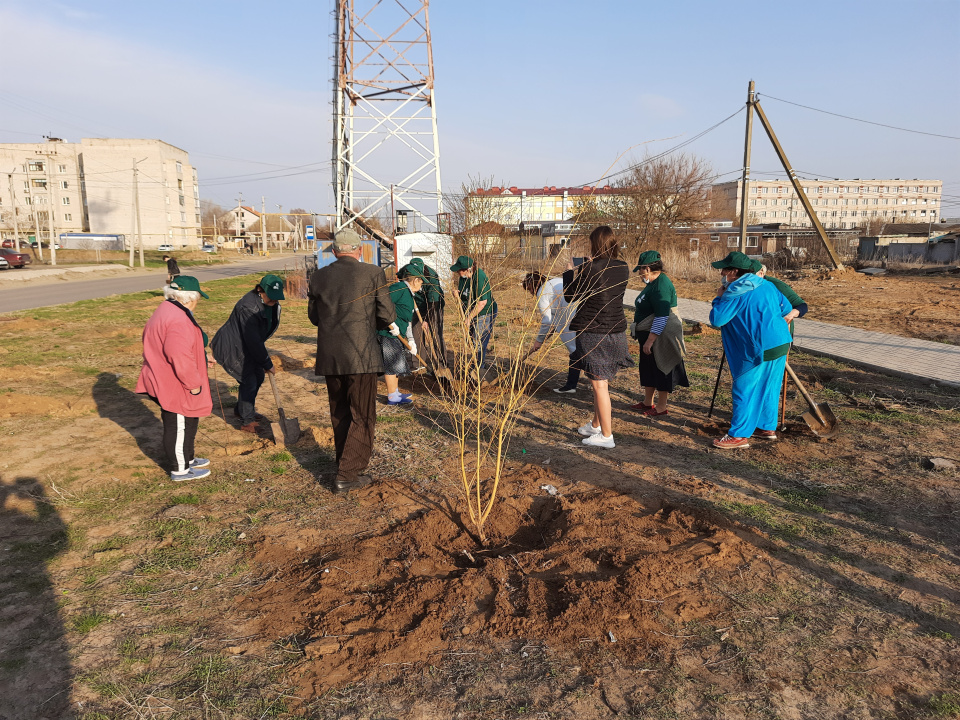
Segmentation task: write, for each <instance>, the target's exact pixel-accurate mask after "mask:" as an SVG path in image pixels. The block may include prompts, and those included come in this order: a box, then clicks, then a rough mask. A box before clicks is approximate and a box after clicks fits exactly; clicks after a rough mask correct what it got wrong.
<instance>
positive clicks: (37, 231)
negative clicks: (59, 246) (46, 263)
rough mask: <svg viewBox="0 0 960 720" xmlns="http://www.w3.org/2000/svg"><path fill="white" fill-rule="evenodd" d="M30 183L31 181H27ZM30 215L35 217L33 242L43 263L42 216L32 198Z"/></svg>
mask: <svg viewBox="0 0 960 720" xmlns="http://www.w3.org/2000/svg"><path fill="white" fill-rule="evenodd" d="M27 182H29V180H28V181H27ZM29 199H30V214H31V215H33V240H34V242H36V243H37V254H38V255H39V257H40V262H43V240H42V239H41V238H40V216H39V214H38V213H37V204H36V203H35V202H34V201H33V197H30V198H29Z"/></svg>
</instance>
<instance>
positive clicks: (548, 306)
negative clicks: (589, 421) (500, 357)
mask: <svg viewBox="0 0 960 720" xmlns="http://www.w3.org/2000/svg"><path fill="white" fill-rule="evenodd" d="M521 285H522V286H523V289H524V290H526V291H527V292H528V293H530V294H531V295H533V296H534V297H535V298H536V299H537V311H538V312H539V313H540V331H539V332H538V333H537V337H536V338H535V339H534V341H533V343H532V344H531V345H530V350H529V351H528V352H527V354H526V355H525V356H524V359H526V358H528V357H530V356H531V355H533V353H535V352H536V351H537V350H539V349H540V348H541V347H543V343H545V342H546V340H547V338H548V337H549V336H550V335H552V334H554V333H556V334H557V335H559V336H560V342H562V343H563V345H564V346H565V347H566V348H567V352H568V353H569V354H570V359H569V362H568V367H567V379H566V382H564V383H563V385H561V386H560V387H555V388H554V389H553V391H554V392H555V393H564V394H572V393H575V392H576V391H577V386H578V385H579V384H580V371H579V370H578V369H577V368H576V367H574V362H573V354H574V352H576V349H577V334H576V333H575V332H573V330H571V329H570V320H571V319H573V316H574V315H575V314H576V311H577V308H576V305H571V304H569V303H568V302H567V301H566V299H565V298H564V297H563V278H562V277H555V278H548V277H547V276H546V275H544V274H543V273H539V272H531V273H527V275H526V277H524V278H523V282H522V283H521Z"/></svg>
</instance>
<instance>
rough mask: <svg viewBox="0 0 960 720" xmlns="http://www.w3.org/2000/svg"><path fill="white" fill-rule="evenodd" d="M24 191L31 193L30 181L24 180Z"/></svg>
mask: <svg viewBox="0 0 960 720" xmlns="http://www.w3.org/2000/svg"><path fill="white" fill-rule="evenodd" d="M23 189H24V190H26V191H27V192H30V181H29V180H24V181H23Z"/></svg>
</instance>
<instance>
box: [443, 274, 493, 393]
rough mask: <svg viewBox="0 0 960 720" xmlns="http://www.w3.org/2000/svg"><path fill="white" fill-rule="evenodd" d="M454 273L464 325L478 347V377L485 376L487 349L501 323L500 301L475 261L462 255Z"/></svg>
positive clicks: (476, 355) (475, 356)
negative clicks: (457, 277)
mask: <svg viewBox="0 0 960 720" xmlns="http://www.w3.org/2000/svg"><path fill="white" fill-rule="evenodd" d="M450 272H454V273H456V274H457V275H459V276H460V280H459V281H458V282H457V293H458V294H459V295H460V306H461V307H462V308H463V316H464V324H465V325H467V326H468V327H469V328H470V340H471V342H472V344H473V346H474V353H475V355H474V358H475V362H476V372H477V374H478V375H479V374H482V372H483V366H484V361H485V360H486V356H487V345H489V344H490V337H491V336H492V335H493V328H494V325H496V322H497V301H496V300H494V299H493V288H492V286H491V285H490V278H488V277H487V273H485V272H484V271H483V270H481V269H480V268H479V267H476V266H475V264H474V262H473V258H471V257H468V256H467V255H461V256H460V257H458V258H457V262H456V263H455V264H453V265H451V266H450Z"/></svg>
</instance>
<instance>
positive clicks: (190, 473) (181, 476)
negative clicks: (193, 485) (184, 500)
mask: <svg viewBox="0 0 960 720" xmlns="http://www.w3.org/2000/svg"><path fill="white" fill-rule="evenodd" d="M209 474H210V471H209V470H196V469H194V468H188V469H187V470H186V471H185V472H182V473H179V472H172V473H170V479H171V480H173V481H174V482H183V481H184V480H199V479H200V478H205V477H206V476H207V475H209Z"/></svg>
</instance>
